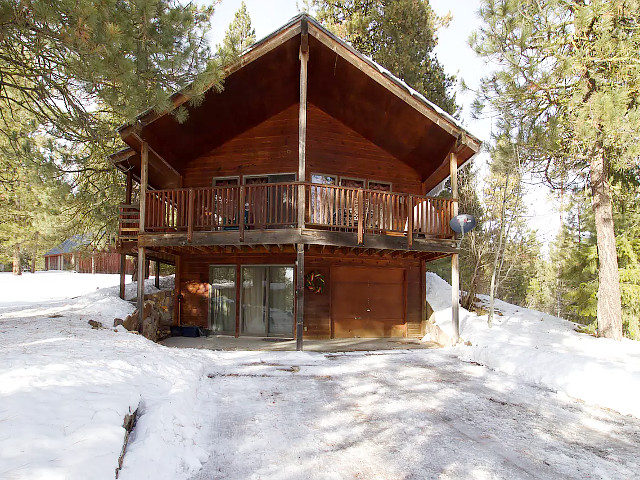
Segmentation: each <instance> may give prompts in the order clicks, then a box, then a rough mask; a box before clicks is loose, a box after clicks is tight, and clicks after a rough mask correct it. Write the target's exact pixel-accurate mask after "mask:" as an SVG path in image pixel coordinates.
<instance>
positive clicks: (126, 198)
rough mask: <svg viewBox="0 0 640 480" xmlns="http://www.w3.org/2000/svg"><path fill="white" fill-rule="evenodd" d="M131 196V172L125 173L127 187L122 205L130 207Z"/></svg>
mask: <svg viewBox="0 0 640 480" xmlns="http://www.w3.org/2000/svg"><path fill="white" fill-rule="evenodd" d="M132 196H133V170H131V169H129V170H128V171H127V186H126V187H125V192H124V203H125V204H126V205H131V197H132Z"/></svg>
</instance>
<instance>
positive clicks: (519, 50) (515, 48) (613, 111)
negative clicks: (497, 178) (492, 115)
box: [472, 0, 640, 339]
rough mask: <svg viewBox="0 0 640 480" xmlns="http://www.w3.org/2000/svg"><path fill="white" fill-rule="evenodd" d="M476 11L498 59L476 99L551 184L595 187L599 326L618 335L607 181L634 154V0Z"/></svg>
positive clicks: (501, 1)
mask: <svg viewBox="0 0 640 480" xmlns="http://www.w3.org/2000/svg"><path fill="white" fill-rule="evenodd" d="M480 14H481V16H482V18H483V20H484V24H483V26H482V27H481V29H480V30H479V32H478V33H477V34H476V35H475V37H473V38H472V43H473V45H474V46H475V48H476V51H477V52H478V53H479V54H481V55H484V56H486V57H487V58H488V59H491V61H493V62H494V63H497V64H498V65H500V67H501V69H500V70H498V71H496V72H495V73H494V74H492V75H490V76H489V77H488V78H486V79H484V81H483V96H482V97H481V99H480V102H479V104H478V106H479V107H481V106H482V105H483V104H490V105H491V106H492V107H493V108H494V109H495V110H497V111H498V112H499V114H502V118H503V120H505V124H506V125H505V126H503V128H502V132H503V133H504V134H507V135H508V136H509V137H510V139H511V141H512V142H514V143H517V144H518V145H519V146H520V151H521V158H522V159H523V164H524V165H525V166H527V168H529V169H530V170H531V171H533V172H535V173H537V174H539V175H540V176H542V177H543V178H544V179H546V181H547V182H548V183H549V184H550V185H551V186H554V187H559V188H563V189H564V188H567V186H568V185H571V184H572V183H573V184H577V185H578V186H581V184H586V185H587V186H588V187H589V189H590V190H591V200H592V207H593V214H594V215H593V218H594V224H595V234H596V235H595V240H596V243H597V262H598V263H597V268H598V276H599V281H598V293H597V304H598V306H597V318H598V333H599V334H600V335H603V336H607V337H612V338H616V339H620V338H621V335H622V313H621V293H620V284H619V273H618V262H617V252H616V239H615V232H614V215H613V207H612V191H611V187H612V180H613V179H614V178H615V177H616V176H627V175H628V174H629V171H630V170H633V169H635V168H637V165H638V159H639V158H640V142H638V138H637V135H638V133H637V132H638V131H640V110H639V109H638V98H640V96H639V94H640V75H639V73H640V63H638V58H639V55H640V3H639V2H638V1H637V0H607V1H605V0H594V1H591V2H582V1H569V0H545V1H533V0H526V1H520V2H518V1H513V0H485V1H484V2H483V6H482V8H481V10H480ZM505 116H506V117H505Z"/></svg>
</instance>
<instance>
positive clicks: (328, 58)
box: [111, 14, 481, 189]
mask: <svg viewBox="0 0 640 480" xmlns="http://www.w3.org/2000/svg"><path fill="white" fill-rule="evenodd" d="M303 28H304V29H308V33H309V64H308V101H309V102H310V103H312V104H314V105H316V106H317V107H319V108H320V109H322V110H323V111H325V112H326V113H328V114H329V115H331V116H333V117H334V118H336V119H338V120H339V121H341V122H342V123H344V124H346V125H347V126H348V127H350V128H352V129H353V130H355V131H356V132H358V133H360V134H361V135H363V136H364V137H365V138H367V139H368V140H370V141H371V142H373V143H375V144H376V145H378V146H380V147H381V148H383V149H385V150H386V151H388V152H389V153H391V154H392V155H393V156H395V157H396V158H398V159H400V160H401V161H403V162H405V163H407V164H408V165H410V166H411V167H413V168H415V169H416V170H417V171H418V172H419V173H420V174H421V176H422V180H423V181H424V182H425V185H426V186H427V187H428V189H430V188H432V187H433V186H435V185H437V184H438V183H440V182H441V181H442V180H444V179H445V178H446V177H447V176H448V175H449V165H448V161H447V154H448V153H450V152H451V151H455V152H456V153H457V154H458V163H459V165H461V164H462V163H464V162H466V161H467V160H468V159H469V158H471V157H472V156H473V155H474V154H475V153H476V152H478V150H479V149H480V146H481V142H480V140H478V139H477V138H476V137H474V136H473V135H471V134H470V133H469V132H467V131H466V130H465V129H464V127H463V126H462V125H461V124H460V123H459V122H458V121H457V120H456V119H454V118H453V117H451V116H450V115H448V114H447V113H446V112H444V111H443V110H442V109H440V108H439V107H437V106H436V105H435V104H433V103H432V102H430V101H429V100H427V99H426V98H425V97H424V96H423V95H421V94H419V93H418V92H416V91H415V90H414V89H412V88H411V87H409V86H408V85H407V84H406V83H405V82H404V81H402V80H400V79H398V78H397V77H395V76H394V75H392V74H391V73H390V72H389V71H388V70H386V69H384V68H383V67H381V66H380V65H378V64H377V63H375V62H374V61H372V60H371V59H369V58H367V57H365V56H364V55H362V54H360V53H359V52H357V51H356V50H355V49H353V48H352V47H351V46H349V45H348V44H347V43H345V42H344V41H343V40H341V39H339V38H338V37H336V36H335V35H333V34H332V33H330V32H329V31H328V30H326V29H325V28H324V27H322V26H321V25H320V24H319V23H318V22H317V21H316V20H314V19H313V18H312V17H310V16H308V15H306V14H300V15H298V16H296V17H294V18H293V19H291V20H290V21H289V22H288V23H287V24H285V25H284V26H282V27H281V28H280V29H278V30H277V31H275V32H273V33H272V34H270V35H268V36H267V37H265V38H263V39H262V40H260V41H258V42H257V43H256V44H254V45H253V46H252V47H250V48H249V49H248V50H247V51H246V52H245V53H244V54H243V55H242V56H241V57H240V59H239V60H238V61H237V62H236V63H234V64H233V65H231V66H229V67H228V68H227V69H226V71H225V85H224V90H223V91H222V92H221V93H218V92H215V91H214V90H213V89H210V90H208V91H207V92H206V94H205V96H204V101H203V102H202V104H201V105H200V106H199V107H192V106H189V105H188V103H187V102H188V100H189V97H188V96H187V95H185V94H184V93H181V92H178V93H176V94H174V95H173V96H172V97H171V103H172V107H171V109H170V110H168V111H165V112H155V111H153V110H148V111H146V112H144V113H142V114H141V115H140V116H138V117H137V119H136V121H135V122H133V123H131V124H128V125H123V126H122V127H120V128H119V129H118V131H119V133H120V135H121V137H122V138H123V140H124V141H125V142H126V143H127V144H128V145H129V147H130V148H129V149H125V150H123V151H121V152H118V153H116V154H114V155H112V156H111V160H112V161H113V162H114V164H115V165H116V166H117V167H118V168H120V169H121V170H123V171H126V170H128V169H132V170H133V174H134V178H136V180H139V171H140V156H139V152H140V150H141V143H142V141H143V139H144V141H146V142H147V143H148V144H149V147H150V148H149V184H150V186H151V187H152V188H153V187H158V188H175V187H179V186H181V185H180V182H181V178H180V175H181V170H182V168H183V167H184V166H185V165H186V163H188V162H189V161H190V160H191V159H193V158H196V157H197V156H199V155H202V154H204V153H206V152H208V151H210V150H211V149H213V148H215V147H217V146H219V145H221V144H222V143H224V142H225V141H227V140H229V139H231V138H233V137H234V136H236V135H238V134H240V133H242V132H243V131H246V130H247V129H249V128H251V127H253V126H255V125H257V124H258V123H260V122H262V121H264V120H266V119H268V118H270V117H271V116H273V115H275V114H277V113H279V112H280V111H282V110H284V109H285V108H287V107H289V106H291V105H292V104H295V103H297V102H298V98H299V70H300V63H299V59H298V53H299V47H300V39H299V35H300V33H301V32H302V30H303ZM180 105H185V106H186V107H187V108H188V110H189V118H188V119H187V121H186V122H184V123H182V124H180V123H178V122H177V121H176V120H175V118H174V117H173V116H172V115H171V114H170V111H171V110H173V109H175V108H177V107H178V106H180Z"/></svg>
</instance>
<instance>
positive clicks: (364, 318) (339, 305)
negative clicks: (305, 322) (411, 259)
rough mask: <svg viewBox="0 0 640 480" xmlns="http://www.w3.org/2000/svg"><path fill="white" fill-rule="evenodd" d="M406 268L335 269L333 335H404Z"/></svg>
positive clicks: (332, 315) (345, 336)
mask: <svg viewBox="0 0 640 480" xmlns="http://www.w3.org/2000/svg"><path fill="white" fill-rule="evenodd" d="M404 276H405V270H404V269H403V268H370V267H347V266H339V267H338V266H336V267H333V268H332V269H331V317H332V322H333V336H334V337H335V338H350V337H363V338H364V337H369V338H371V337H395V336H404V334H405V326H404V323H405V322H404V305H405V301H404V297H405V291H404Z"/></svg>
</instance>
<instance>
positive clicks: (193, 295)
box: [179, 252, 296, 328]
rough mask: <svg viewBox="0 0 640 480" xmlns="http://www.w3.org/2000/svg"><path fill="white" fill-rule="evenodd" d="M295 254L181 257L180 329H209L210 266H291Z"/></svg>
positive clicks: (196, 255) (229, 254)
mask: <svg viewBox="0 0 640 480" xmlns="http://www.w3.org/2000/svg"><path fill="white" fill-rule="evenodd" d="M295 259H296V257H295V254H294V253H293V252H291V253H284V252H283V253H277V254H275V253H256V254H253V255H247V254H245V255H238V254H234V253H228V254H217V255H198V254H185V255H182V257H181V261H180V274H179V277H180V281H179V283H180V293H182V295H183V300H182V306H181V311H180V319H181V323H182V324H183V325H198V326H200V327H203V328H207V327H208V322H209V304H208V302H209V266H210V265H263V264H273V265H293V264H294V263H295Z"/></svg>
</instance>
